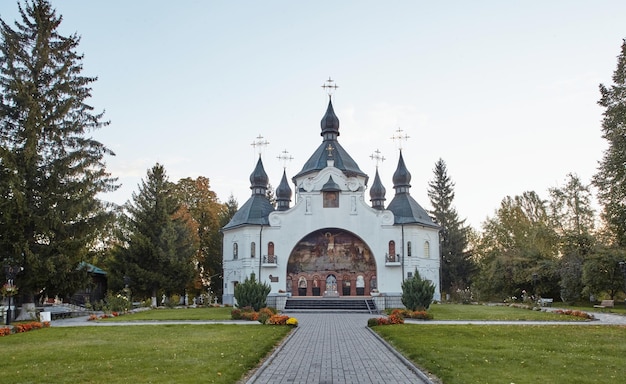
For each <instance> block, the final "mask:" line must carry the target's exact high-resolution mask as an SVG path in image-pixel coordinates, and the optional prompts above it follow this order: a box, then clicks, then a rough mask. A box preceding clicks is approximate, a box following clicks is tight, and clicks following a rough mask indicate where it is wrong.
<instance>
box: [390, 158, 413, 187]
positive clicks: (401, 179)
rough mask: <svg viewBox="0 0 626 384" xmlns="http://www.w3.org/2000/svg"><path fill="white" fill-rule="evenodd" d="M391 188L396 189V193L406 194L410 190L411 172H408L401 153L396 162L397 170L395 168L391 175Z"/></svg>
mask: <svg viewBox="0 0 626 384" xmlns="http://www.w3.org/2000/svg"><path fill="white" fill-rule="evenodd" d="M393 187H394V188H395V189H396V193H401V192H407V193H408V192H409V188H411V172H409V170H408V169H407V168H406V165H405V164H404V158H403V157H402V151H401V152H400V159H399V160H398V168H396V171H395V172H394V174H393Z"/></svg>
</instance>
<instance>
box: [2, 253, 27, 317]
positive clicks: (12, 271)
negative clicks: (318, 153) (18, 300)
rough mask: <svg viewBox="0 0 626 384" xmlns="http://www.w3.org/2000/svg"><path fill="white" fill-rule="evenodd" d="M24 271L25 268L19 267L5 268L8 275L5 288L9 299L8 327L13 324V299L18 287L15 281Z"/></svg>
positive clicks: (10, 266)
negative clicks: (20, 272) (18, 274)
mask: <svg viewBox="0 0 626 384" xmlns="http://www.w3.org/2000/svg"><path fill="white" fill-rule="evenodd" d="M22 269H24V268H22V267H20V266H17V265H6V266H5V267H4V274H5V275H6V278H7V282H6V284H5V286H4V291H5V292H6V295H7V296H8V297H9V307H8V308H7V312H6V313H7V321H6V325H10V324H11V316H12V312H13V311H12V310H11V298H12V297H13V295H15V293H17V287H16V286H15V284H14V282H13V280H15V276H16V275H17V273H18V272H19V271H21V270H22Z"/></svg>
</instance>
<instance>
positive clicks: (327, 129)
mask: <svg viewBox="0 0 626 384" xmlns="http://www.w3.org/2000/svg"><path fill="white" fill-rule="evenodd" d="M320 126H321V128H322V132H321V133H320V134H321V135H322V136H324V139H325V140H326V139H330V140H335V139H337V136H339V118H338V117H337V115H335V110H334V109H333V103H332V100H328V108H326V114H325V115H324V117H322V121H321V122H320ZM330 136H332V137H330Z"/></svg>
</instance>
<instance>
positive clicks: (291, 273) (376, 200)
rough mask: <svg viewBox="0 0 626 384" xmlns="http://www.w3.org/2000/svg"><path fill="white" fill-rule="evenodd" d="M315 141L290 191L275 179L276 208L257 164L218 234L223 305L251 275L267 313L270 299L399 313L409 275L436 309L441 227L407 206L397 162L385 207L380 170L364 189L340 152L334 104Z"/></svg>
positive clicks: (405, 176)
mask: <svg viewBox="0 0 626 384" xmlns="http://www.w3.org/2000/svg"><path fill="white" fill-rule="evenodd" d="M321 136H322V143H321V144H320V145H319V147H318V148H317V150H316V151H315V152H314V153H313V154H312V155H311V156H310V158H309V159H308V161H306V163H305V164H304V166H303V167H302V170H301V171H300V172H298V173H297V174H296V175H295V176H293V177H292V179H291V181H292V183H293V184H292V185H293V187H294V189H293V190H292V188H291V186H290V184H289V182H288V180H287V175H286V172H283V176H282V180H281V182H280V184H279V186H278V187H277V188H276V191H275V197H276V206H275V207H274V206H273V205H272V204H271V203H270V201H269V200H268V198H267V196H266V194H267V188H268V184H269V180H268V176H267V174H266V173H265V170H264V168H263V162H262V160H261V157H260V156H259V160H258V162H257V164H256V167H255V169H254V171H253V172H252V174H251V175H250V189H251V190H252V194H251V197H250V198H249V199H248V200H247V201H246V202H245V203H244V204H243V205H242V206H241V208H240V209H239V210H238V211H237V212H236V214H235V215H234V216H233V218H232V219H231V221H230V222H229V223H228V224H227V225H226V226H224V228H222V232H223V267H224V274H223V277H224V295H223V303H224V304H234V288H235V286H236V285H237V284H238V283H239V282H243V281H244V280H245V278H246V277H249V276H250V275H251V274H252V273H254V274H255V276H256V279H257V280H259V281H261V282H266V283H268V284H269V285H270V286H271V293H270V298H268V303H274V302H278V303H279V304H278V305H277V306H278V307H279V309H280V307H281V305H280V300H278V301H272V300H271V299H272V297H274V296H275V297H289V296H291V297H298V296H306V297H315V296H319V297H346V296H348V297H353V296H375V297H376V304H377V306H378V307H379V308H380V307H381V306H382V307H398V306H401V302H400V296H401V294H402V287H401V285H402V282H403V281H404V280H405V279H407V278H410V277H411V276H413V274H414V273H415V271H418V272H419V274H420V276H421V277H422V278H423V279H428V280H430V281H431V282H432V283H434V284H435V286H436V289H435V297H434V299H435V300H440V299H441V297H440V288H439V272H440V257H439V229H440V227H439V226H438V225H437V224H436V223H435V222H433V220H432V219H431V217H430V216H429V215H428V214H427V212H426V211H425V210H424V209H423V208H422V207H421V206H420V205H419V204H418V203H417V202H416V201H415V200H414V199H413V198H412V197H411V195H410V193H409V190H410V188H411V185H410V181H411V174H410V172H409V171H408V169H407V167H406V165H405V163H404V159H403V157H402V152H400V157H399V161H398V166H397V169H396V171H395V173H394V175H393V188H394V190H395V193H394V197H393V199H392V200H391V202H390V203H389V204H388V205H387V206H385V201H386V197H385V195H386V188H385V187H384V186H383V184H382V182H381V180H380V177H379V175H378V170H376V174H375V177H374V181H373V183H372V185H371V187H369V188H368V181H369V177H368V175H367V174H366V173H364V172H363V171H362V170H361V169H360V168H359V166H358V165H357V163H356V162H355V161H354V160H353V159H352V158H351V157H350V155H349V154H348V152H347V151H346V150H345V149H344V148H343V147H342V146H341V144H339V141H338V136H339V119H338V118H337V116H336V115H335V112H334V109H333V105H332V100H329V103H328V107H327V110H326V113H325V115H324V117H323V118H322V121H321ZM294 190H295V202H294V204H293V206H292V204H291V203H292V197H293V196H294ZM368 192H369V193H368ZM368 194H369V196H366V195H368ZM367 197H369V199H367V200H369V204H368V203H367V202H366V198H367ZM283 302H284V301H283Z"/></svg>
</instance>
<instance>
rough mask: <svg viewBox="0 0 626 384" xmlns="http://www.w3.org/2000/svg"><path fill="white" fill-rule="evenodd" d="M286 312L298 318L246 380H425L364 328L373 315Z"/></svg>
mask: <svg viewBox="0 0 626 384" xmlns="http://www.w3.org/2000/svg"><path fill="white" fill-rule="evenodd" d="M290 315H291V316H293V317H295V318H297V319H298V322H299V325H298V328H297V329H296V330H295V332H294V333H293V334H292V335H290V337H289V338H288V339H287V340H286V341H285V342H284V343H283V344H282V345H281V347H280V348H278V349H277V350H276V351H275V352H274V354H272V356H271V357H270V358H268V360H267V361H266V362H265V363H264V364H263V365H262V366H261V368H260V369H259V370H258V371H257V372H256V373H255V374H254V375H253V376H252V377H251V378H250V379H249V380H248V382H247V383H248V384H264V383H268V384H278V383H289V384H305V383H306V384H313V383H314V384H331V383H332V384H339V383H346V384H349V383H355V384H365V383H429V382H430V381H428V379H427V378H426V376H425V375H424V374H423V373H419V372H416V371H417V369H416V368H415V367H413V366H412V365H411V364H410V363H409V362H408V361H406V360H405V359H404V358H402V357H401V356H399V355H398V354H396V353H394V352H392V351H390V350H389V349H388V348H387V346H386V345H385V344H384V343H383V342H382V341H381V340H380V339H379V338H378V337H377V336H376V335H374V334H373V333H372V332H371V331H370V330H369V329H367V319H369V318H370V317H374V315H368V314H355V313H294V314H290ZM407 364H408V365H410V366H411V367H412V369H411V368H409V366H407Z"/></svg>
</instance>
